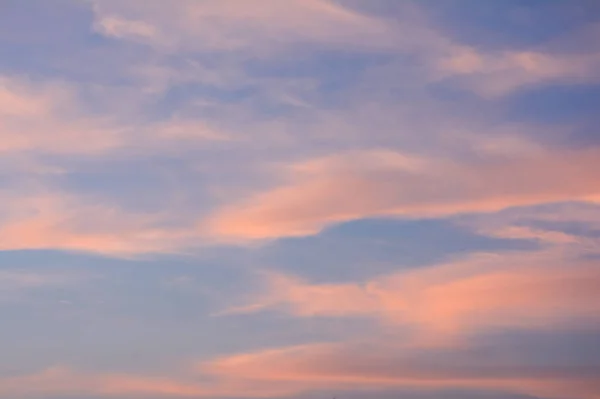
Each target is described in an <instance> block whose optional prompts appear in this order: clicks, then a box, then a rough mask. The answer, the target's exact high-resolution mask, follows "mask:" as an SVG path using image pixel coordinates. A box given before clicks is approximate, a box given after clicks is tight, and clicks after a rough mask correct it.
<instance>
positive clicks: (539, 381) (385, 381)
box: [199, 344, 600, 399]
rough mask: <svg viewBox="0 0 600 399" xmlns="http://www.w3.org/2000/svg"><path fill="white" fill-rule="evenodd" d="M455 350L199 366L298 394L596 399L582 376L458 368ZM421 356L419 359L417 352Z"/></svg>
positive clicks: (279, 357) (340, 350)
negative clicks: (372, 391)
mask: <svg viewBox="0 0 600 399" xmlns="http://www.w3.org/2000/svg"><path fill="white" fill-rule="evenodd" d="M460 353H461V351H460V349H459V350H458V352H456V353H455V356H456V359H454V361H451V362H450V364H447V363H448V362H447V360H444V357H443V356H444V355H443V354H442V353H439V354H438V356H437V357H434V358H435V359H438V361H439V362H441V363H442V364H438V363H432V362H428V361H423V360H422V359H421V360H419V358H418V357H415V353H414V352H413V351H412V350H411V349H410V348H406V347H404V348H403V347H402V346H401V345H396V346H394V345H393V344H390V345H382V344H379V345H377V344H375V345H361V344H313V345H304V346H297V347H287V348H280V349H270V350H264V351H257V352H254V353H246V354H239V355H233V356H227V357H223V358H221V359H216V360H214V361H212V362H207V363H203V364H201V365H200V367H199V368H200V370H201V371H202V372H205V373H208V374H212V375H215V376H226V378H227V379H233V380H235V379H243V380H255V381H260V382H262V383H263V384H269V383H271V384H273V383H277V384H283V383H287V384H290V385H291V386H294V385H293V384H295V385H297V388H296V389H298V392H305V391H310V390H317V389H324V388H327V389H337V390H357V389H366V388H377V389H385V388H387V389H392V388H396V389H402V388H408V389H418V390H421V391H426V390H433V391H436V390H444V389H466V390H469V389H474V390H487V391H496V392H503V393H517V394H527V395H535V396H542V397H547V398H586V399H596V398H598V397H599V396H598V395H599V394H600V386H599V385H598V383H597V381H595V379H593V378H591V377H590V376H588V375H576V373H569V372H568V371H566V370H562V371H560V370H559V371H558V372H556V371H553V370H552V369H551V368H548V370H544V367H543V366H539V367H538V368H535V369H531V368H528V367H524V366H520V365H519V363H518V361H515V362H514V363H512V364H511V367H506V365H504V366H500V367H497V366H494V364H493V362H490V363H489V364H484V362H482V363H481V364H473V363H472V362H471V363H470V362H467V363H466V364H469V365H468V366H465V365H462V364H461V362H462V361H463V360H465V359H463V358H461V355H460ZM419 354H421V355H424V353H422V352H419Z"/></svg>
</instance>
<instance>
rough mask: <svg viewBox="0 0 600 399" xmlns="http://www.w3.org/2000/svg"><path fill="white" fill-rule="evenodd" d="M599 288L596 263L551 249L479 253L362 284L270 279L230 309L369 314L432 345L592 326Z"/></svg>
mask: <svg viewBox="0 0 600 399" xmlns="http://www.w3.org/2000/svg"><path fill="white" fill-rule="evenodd" d="M599 286H600V264H598V263H597V262H593V261H589V262H584V261H578V260H576V259H564V258H562V259H561V255H560V254H559V253H557V252H556V251H549V252H542V253H532V254H512V255H510V254H504V255H478V256H473V257H471V258H469V259H467V260H464V261H461V262H456V263H449V264H443V265H437V266H432V267H427V268H422V269H417V270H410V271H404V272H399V273H395V274H391V275H387V276H383V277H380V278H376V279H374V280H371V281H369V282H367V283H365V284H352V283H348V284H324V285H314V284H309V283H307V282H304V281H302V280H299V279H294V278H289V277H285V276H281V275H272V276H269V279H268V280H267V287H268V288H267V292H266V293H265V294H264V295H263V296H261V297H260V298H258V299H257V300H255V301H254V302H252V301H251V303H250V305H248V306H246V307H243V308H237V309H236V308H234V309H232V310H231V312H234V313H235V312H255V311H258V310H261V309H268V308H279V309H284V310H286V311H287V312H289V313H291V314H294V315H296V316H301V317H308V316H324V317H339V316H352V317H376V318H380V319H382V320H384V321H386V322H387V323H393V324H396V325H398V326H401V327H407V328H409V330H415V331H416V332H415V337H418V340H421V341H422V342H424V343H427V341H428V340H432V341H430V343H435V342H436V341H439V342H444V341H446V340H448V339H454V338H457V337H458V336H459V335H460V334H463V333H465V332H466V333H469V332H471V331H473V330H494V329H498V328H504V327H516V328H546V327H548V326H558V325H565V324H568V323H570V322H578V323H579V324H580V325H581V324H586V323H590V322H594V320H596V319H597V316H598V315H600V305H599V304H600V289H598V287H599ZM440 340H441V341H440Z"/></svg>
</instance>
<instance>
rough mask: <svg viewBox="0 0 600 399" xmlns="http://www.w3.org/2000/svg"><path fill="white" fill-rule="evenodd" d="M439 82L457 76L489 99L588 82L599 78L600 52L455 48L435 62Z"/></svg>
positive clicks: (463, 82)
mask: <svg viewBox="0 0 600 399" xmlns="http://www.w3.org/2000/svg"><path fill="white" fill-rule="evenodd" d="M436 64H437V65H436V66H435V69H437V71H438V73H439V75H438V77H437V78H438V79H443V78H446V77H450V76H453V77H458V78H459V80H460V81H461V82H462V84H464V85H465V86H466V87H468V88H471V89H473V90H474V91H476V92H478V93H479V94H481V95H483V96H486V97H496V96H502V95H505V94H508V93H510V92H513V91H514V90H517V89H520V88H522V87H526V86H532V85H536V84H540V83H546V82H559V83H561V82H568V83H585V82H589V81H597V80H598V79H600V73H598V69H599V67H600V53H587V54H560V53H558V54H557V53H554V54H553V53H545V52H542V51H505V52H488V53H486V52H479V51H477V50H475V49H474V48H471V47H468V46H456V47H455V48H454V49H453V51H451V52H450V55H447V56H442V57H440V58H439V59H438V60H437V61H436Z"/></svg>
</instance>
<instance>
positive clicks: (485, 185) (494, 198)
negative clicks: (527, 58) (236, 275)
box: [207, 149, 600, 240]
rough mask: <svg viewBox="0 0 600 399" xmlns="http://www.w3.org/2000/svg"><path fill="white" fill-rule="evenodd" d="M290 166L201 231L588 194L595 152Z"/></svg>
mask: <svg viewBox="0 0 600 399" xmlns="http://www.w3.org/2000/svg"><path fill="white" fill-rule="evenodd" d="M303 165H310V167H307V166H302V165H300V166H298V165H294V166H293V172H292V173H290V177H289V183H287V184H284V185H282V186H280V187H275V188H273V189H271V190H268V191H265V192H263V193H258V194H256V195H254V196H253V197H250V198H248V199H246V200H242V201H240V202H238V203H233V204H231V205H228V206H225V207H223V208H221V209H219V210H218V211H217V212H216V213H215V214H214V215H213V217H212V218H211V219H209V220H208V221H207V226H208V227H207V228H208V231H209V233H211V234H213V235H217V236H221V237H223V238H225V239H234V240H243V239H265V238H266V239H268V238H276V237H282V236H303V235H311V234H315V233H318V232H319V231H320V230H322V229H323V228H324V227H326V226H327V225H330V224H333V223H339V222H344V221H350V220H354V219H361V218H368V217H378V216H401V217H408V218H410V217H428V216H436V217H437V216H448V215H455V214H459V213H472V212H495V211H500V210H502V209H505V208H509V207H514V206H528V205H538V204H544V203H551V202H560V201H586V200H592V201H593V200H595V199H597V198H598V195H599V193H600V180H599V178H598V174H597V173H596V170H599V169H600V153H598V151H597V150H595V149H591V150H561V151H554V150H552V151H550V150H541V151H533V152H526V153H524V154H519V153H517V154H512V155H506V154H501V155H498V154H487V155H486V159H485V161H476V160H469V159H464V160H458V161H452V160H447V159H446V160H444V159H426V158H423V159H420V158H409V157H406V156H403V155H402V154H395V153H393V152H366V153H358V154H348V155H340V156H338V157H335V158H325V159H323V160H319V159H317V160H314V161H311V162H309V163H308V164H303Z"/></svg>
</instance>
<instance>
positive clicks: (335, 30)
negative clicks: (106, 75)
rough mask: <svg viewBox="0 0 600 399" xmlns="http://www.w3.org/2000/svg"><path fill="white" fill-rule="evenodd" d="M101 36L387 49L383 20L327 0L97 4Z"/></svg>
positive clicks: (169, 44) (192, 43)
mask: <svg viewBox="0 0 600 399" xmlns="http://www.w3.org/2000/svg"><path fill="white" fill-rule="evenodd" d="M94 10H95V13H96V22H95V27H96V30H98V31H99V32H100V33H102V34H105V35H108V36H113V37H118V38H122V39H126V40H134V41H140V42H144V43H149V44H153V45H158V46H160V47H163V48H170V49H197V50H215V49H216V50H227V51H229V50H244V49H247V48H251V49H255V50H256V49H265V48H269V47H271V48H272V47H277V46H279V45H280V44H293V43H298V42H317V43H324V44H329V45H362V46H366V45H370V46H375V47H377V46H380V45H382V44H383V45H389V41H390V36H389V34H388V28H387V27H386V26H385V24H383V23H381V21H377V20H375V19H372V18H369V17H367V16H364V15H361V14H358V13H356V12H353V11H351V10H350V9H347V8H345V7H342V6H341V5H338V4H336V3H334V2H331V1H328V0H302V1H301V0H290V1H287V2H286V3H285V5H284V4H283V3H281V2H279V1H276V0H256V1H251V2H240V1H235V0H218V1H217V0H207V1H202V2H198V1H189V0H182V1H178V2H177V3H175V4H169V6H165V3H162V2H159V1H144V2H141V1H128V2H117V1H97V2H95V7H94Z"/></svg>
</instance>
